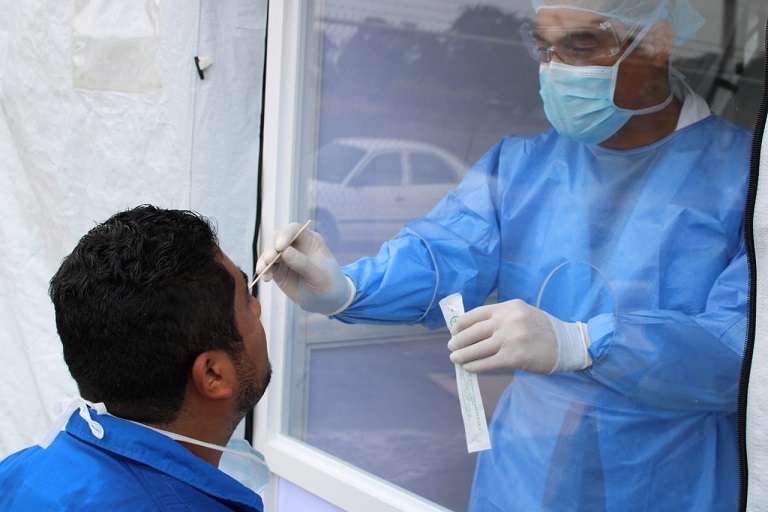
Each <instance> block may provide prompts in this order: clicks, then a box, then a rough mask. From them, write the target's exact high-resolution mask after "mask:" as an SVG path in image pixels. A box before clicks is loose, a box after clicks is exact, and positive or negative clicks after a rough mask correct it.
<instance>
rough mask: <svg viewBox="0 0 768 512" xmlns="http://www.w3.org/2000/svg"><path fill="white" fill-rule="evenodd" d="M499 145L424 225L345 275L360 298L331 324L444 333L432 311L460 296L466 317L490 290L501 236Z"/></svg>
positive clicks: (411, 227)
mask: <svg viewBox="0 0 768 512" xmlns="http://www.w3.org/2000/svg"><path fill="white" fill-rule="evenodd" d="M501 145H502V142H499V143H498V144H496V145H495V146H494V147H493V148H491V149H490V150H489V151H488V152H487V153H486V154H485V155H484V156H483V157H482V158H481V159H480V160H479V161H478V162H477V163H476V164H475V166H474V167H473V168H472V169H471V170H470V172H469V173H468V174H467V176H466V177H465V178H464V179H463V180H462V182H461V183H460V184H459V186H458V187H457V188H456V189H455V190H453V191H452V192H450V193H449V194H447V195H446V196H445V197H444V198H443V199H442V200H441V201H440V202H439V203H438V204H437V206H435V208H434V209H433V210H432V211H431V212H430V213H429V214H428V215H426V216H425V217H423V218H421V219H418V220H415V221H413V222H411V223H409V224H407V225H406V226H405V227H404V228H403V229H402V230H401V231H400V234H399V235H398V237H397V238H394V239H392V240H390V241H388V242H386V243H384V244H383V245H382V247H381V249H380V250H379V253H378V254H377V255H376V256H373V257H368V258H362V259H360V260H358V261H356V262H354V263H352V264H350V265H347V266H346V267H344V268H343V271H344V273H345V274H346V275H347V276H349V277H350V279H352V282H353V283H354V284H355V287H356V288H357V294H356V295H355V299H354V300H353V302H352V304H351V305H350V306H349V307H348V308H347V309H346V310H344V311H343V312H342V313H340V314H339V315H337V316H335V317H334V318H336V319H338V320H341V321H342V322H347V323H377V324H399V323H417V322H423V323H425V324H426V325H427V326H429V327H439V326H441V325H443V320H442V316H441V314H440V310H439V307H437V303H438V301H439V300H440V299H442V298H443V297H445V296H447V295H450V294H452V293H456V292H459V293H461V294H462V295H463V296H464V303H465V307H466V308H467V310H469V309H471V308H474V307H477V306H479V305H481V304H482V303H483V302H484V301H485V299H486V298H487V297H488V295H489V294H490V293H491V292H492V291H493V290H494V289H495V287H496V280H497V276H498V269H499V250H500V233H499V224H498V216H497V213H496V204H495V203H496V197H497V196H496V184H497V174H498V172H497V169H498V161H499V153H500V150H501Z"/></svg>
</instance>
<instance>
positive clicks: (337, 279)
mask: <svg viewBox="0 0 768 512" xmlns="http://www.w3.org/2000/svg"><path fill="white" fill-rule="evenodd" d="M300 228H301V225H300V224H296V223H292V224H289V225H288V226H286V227H285V228H283V229H281V230H279V231H278V233H277V236H276V237H275V244H274V246H273V247H270V248H268V249H267V250H265V251H264V252H263V253H262V254H261V256H260V257H259V260H258V261H257V262H256V274H259V273H260V272H261V271H262V270H263V269H265V268H266V267H267V265H268V264H269V263H270V262H271V261H272V260H274V259H275V258H276V257H277V253H278V252H282V256H281V257H280V259H279V260H278V262H277V263H275V264H274V265H273V266H272V268H271V269H269V271H268V272H267V273H266V274H264V277H263V278H262V279H263V280H265V281H271V280H273V279H274V281H275V283H277V286H279V287H280V289H281V290H283V292H284V293H285V294H286V295H287V296H288V297H289V298H290V299H291V300H292V301H293V302H295V303H296V304H298V305H299V306H301V308H302V309H304V310H305V311H310V312H312V313H322V314H324V315H329V316H330V315H336V314H339V313H341V312H342V311H344V310H345V309H347V306H349V305H350V304H351V303H352V300H353V299H354V298H355V292H356V290H355V285H354V284H353V283H352V280H351V279H349V277H347V276H345V275H344V273H342V271H341V267H339V264H338V263H337V262H336V258H334V257H333V254H331V251H330V250H329V249H328V246H327V245H326V243H325V240H323V237H322V236H321V235H320V234H319V233H316V232H314V231H311V230H309V229H307V230H305V231H304V232H303V233H302V234H301V235H299V238H297V239H296V241H295V242H293V245H291V246H290V247H289V246H288V242H290V241H291V239H292V238H293V237H294V236H295V235H296V232H297V231H298V230H299V229H300Z"/></svg>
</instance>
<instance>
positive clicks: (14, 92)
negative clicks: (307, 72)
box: [0, 0, 265, 458]
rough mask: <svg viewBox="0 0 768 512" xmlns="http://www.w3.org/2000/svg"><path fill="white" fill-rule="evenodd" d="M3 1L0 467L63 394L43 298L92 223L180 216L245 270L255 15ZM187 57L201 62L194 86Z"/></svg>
mask: <svg viewBox="0 0 768 512" xmlns="http://www.w3.org/2000/svg"><path fill="white" fill-rule="evenodd" d="M4 4H6V5H4V6H3V7H4V9H3V16H2V17H0V57H2V62H3V65H2V68H0V219H2V221H1V222H0V241H1V242H2V251H0V284H1V285H2V286H0V325H2V326H3V329H2V331H0V347H2V363H3V367H4V370H5V379H4V380H5V385H4V386H3V389H2V391H0V410H1V411H2V414H0V458H2V457H4V456H5V455H7V454H9V453H11V452H13V451H15V450H18V449H20V448H22V447H24V446H27V445H29V444H31V443H33V442H35V440H36V436H37V435H38V434H39V433H40V432H42V431H44V430H46V428H47V426H48V425H49V423H50V421H51V419H52V413H53V412H54V411H55V408H56V406H57V404H58V403H59V402H60V400H61V399H63V398H65V397H66V396H67V395H71V394H74V393H76V388H75V385H74V383H73V382H72V380H71V378H70V377H69V374H68V371H67V369H66V366H65V365H64V362H63V359H62V354H61V346H60V342H59V340H58V337H57V335H56V331H55V325H54V319H53V308H52V306H51V304H50V300H49V299H48V296H47V286H48V281H49V279H50V277H51V276H52V275H53V273H54V272H55V270H56V268H57V267H58V265H59V264H60V262H61V259H62V258H63V257H64V256H65V255H66V254H67V253H68V252H69V251H71V250H72V248H73V247H74V245H75V243H76V242H77V240H78V238H79V237H80V236H82V235H83V234H84V233H85V232H86V231H87V230H88V229H89V228H90V227H92V226H93V225H94V223H95V222H97V221H101V220H104V219H106V218H107V217H108V216H110V215H111V214H113V213H115V212H116V211H118V210H121V209H124V208H127V207H131V206H134V205H137V204H140V203H152V204H156V205H158V206H163V207H173V208H192V209H195V210H198V211H200V212H201V213H203V214H205V215H208V216H211V217H214V218H215V219H216V220H217V224H218V225H219V234H220V238H221V244H222V247H223V248H224V250H225V251H226V252H228V253H229V254H230V256H232V258H233V260H234V261H235V262H236V263H238V264H239V265H241V266H242V268H243V269H245V270H246V271H248V270H250V266H251V261H252V256H251V241H252V237H253V225H254V221H253V219H254V215H255V211H256V182H257V180H256V178H257V170H258V169H257V167H258V165H257V164H258V139H259V111H260V108H261V105H260V101H261V81H262V62H263V61H262V58H263V50H264V47H263V45H264V39H263V36H264V32H263V31H264V26H263V21H264V4H265V2H264V1H262V0H250V1H246V0H201V2H190V1H186V0H163V1H162V2H160V1H158V0H145V1H144V2H135V3H130V2H123V1H122V0H96V1H89V0H77V1H63V2H58V1H57V2H54V1H50V0H25V1H24V2H4ZM129 4H130V5H129ZM136 5H139V6H140V7H141V8H142V9H143V11H141V12H139V13H138V14H139V15H140V16H139V17H134V16H133V15H134V14H136V13H135V12H131V11H132V10H135V7H136ZM75 13H79V14H81V16H80V17H79V18H78V19H76V18H75ZM125 13H128V14H130V15H131V18H130V21H128V20H126V22H125V23H115V20H120V19H121V18H120V16H121V15H123V14H125ZM141 16H146V19H143V18H141ZM153 23H154V24H155V25H154V26H153ZM153 28H154V29H156V33H152V29H153ZM132 31H133V32H132ZM198 36H200V37H199V38H198ZM198 40H199V47H198ZM115 41H117V44H114V43H115ZM102 43H103V44H102ZM100 45H101V46H100ZM110 45H111V46H110ZM115 49H117V50H115ZM118 50H119V51H118ZM110 51H112V52H113V53H110ZM114 51H118V52H117V53H114ZM120 52H122V53H120ZM198 54H199V55H205V56H207V57H208V58H210V59H211V60H212V61H213V65H212V66H211V67H210V68H209V69H208V70H207V72H206V76H205V80H203V81H201V80H200V79H199V78H198V76H197V72H196V70H195V68H194V64H193V57H194V56H195V55H198ZM105 55H107V56H110V57H112V58H111V59H107V60H104V59H102V60H100V59H99V57H100V56H101V57H103V56H105ZM116 56H122V57H124V59H120V58H116ZM73 59H74V61H75V64H76V65H73ZM78 59H80V60H78ZM142 59H143V60H142ZM123 65H125V67H124V69H123V70H122V71H121V66H123ZM139 68H140V69H142V70H149V71H148V74H147V75H142V76H139V74H137V73H136V71H135V70H136V69H139ZM153 73H154V74H153ZM115 74H117V75H119V76H121V77H122V81H115V80H113V79H111V78H110V77H114V76H115ZM73 76H74V77H75V78H74V79H73ZM105 77H106V79H105ZM110 80H111V81H110ZM76 85H77V86H79V87H76ZM86 87H88V88H86Z"/></svg>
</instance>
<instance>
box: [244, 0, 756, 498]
mask: <svg viewBox="0 0 768 512" xmlns="http://www.w3.org/2000/svg"><path fill="white" fill-rule="evenodd" d="M534 7H535V10H536V17H535V23H534V25H533V26H532V27H531V31H530V32H528V38H529V40H530V41H531V43H532V50H533V54H534V55H535V56H536V58H538V59H539V61H540V66H541V67H540V93H541V98H542V100H543V103H544V109H545V112H546V115H547V117H548V119H549V121H550V122H551V124H552V126H553V128H554V129H553V130H550V131H548V132H546V133H543V134H540V135H537V136H531V137H505V138H503V139H502V140H501V141H500V142H499V143H498V144H496V145H495V146H494V147H493V148H491V149H490V151H488V152H487V153H486V154H485V156H483V157H482V158H481V159H480V161H479V162H477V164H476V165H475V166H474V167H473V169H472V170H471V171H470V172H469V174H468V175H467V176H466V178H465V179H464V180H463V181H462V182H461V184H460V185H459V186H458V188H456V189H455V190H454V191H453V192H451V193H449V194H448V195H447V196H446V197H445V198H444V199H443V200H442V201H441V202H440V203H439V204H438V205H437V206H436V207H435V208H434V209H433V210H432V211H431V212H430V213H429V214H428V215H426V216H425V217H424V218H421V219H418V220H414V221H413V222H411V223H409V224H408V225H406V226H405V227H404V228H403V229H402V231H401V232H400V235H399V236H398V237H397V238H395V239H393V240H390V241H388V242H386V243H385V244H384V245H383V246H382V247H381V250H380V251H379V253H378V255H376V256H375V257H370V258H363V259H360V260H358V261H357V262H355V263H353V264H351V265H349V266H346V267H345V268H343V269H341V268H339V266H338V264H337V263H336V261H335V259H334V257H333V256H332V254H331V253H330V252H329V250H328V248H327V247H326V245H325V243H324V241H323V240H322V238H321V237H320V235H318V234H317V233H314V232H305V233H304V234H302V236H300V237H299V238H298V240H297V241H296V242H295V243H294V244H293V245H292V246H291V247H286V246H287V244H288V240H290V239H291V238H292V235H293V234H294V233H295V232H296V229H297V228H298V225H291V226H288V227H287V228H285V229H283V230H282V231H281V232H279V233H278V236H277V238H276V240H275V246H274V247H273V248H272V249H270V250H268V251H265V253H264V255H263V256H262V257H261V258H260V260H259V262H258V267H257V271H259V270H260V269H263V268H264V267H265V266H266V264H267V263H268V262H269V261H271V260H272V259H273V258H274V257H275V250H281V251H282V250H284V251H283V256H282V259H281V261H280V262H279V264H278V265H276V266H275V267H273V270H272V271H271V278H272V279H274V280H275V282H276V283H277V284H278V285H279V286H280V288H281V289H282V290H283V291H284V292H285V293H286V294H287V295H288V296H289V297H290V298H291V299H292V300H294V301H295V302H296V303H297V304H299V305H300V306H301V307H302V308H304V309H305V310H307V311H313V312H319V313H324V314H327V315H332V316H334V317H335V318H337V319H339V320H341V321H343V322H353V323H357V322H369V323H414V322H423V323H425V324H427V325H430V326H440V325H441V323H442V319H441V313H440V310H439V308H438V306H437V302H438V301H439V300H440V299H441V298H443V297H445V296H447V295H449V294H452V293H455V292H460V293H461V294H462V295H463V296H464V302H465V304H466V305H467V308H468V309H472V310H471V311H469V312H468V313H467V314H466V315H464V316H463V317H462V318H461V319H460V320H459V324H458V331H459V332H458V333H456V334H454V337H453V338H452V340H451V341H450V343H449V349H450V350H451V356H450V357H451V360H453V361H454V362H458V363H463V364H464V366H465V368H466V369H468V370H469V371H473V372H485V371H490V370H497V369H508V370H515V371H514V376H513V377H512V381H511V384H510V385H509V386H508V388H507V390H506V391H505V393H504V395H503V396H502V398H501V399H500V401H499V403H498V406H497V408H496V411H495V413H494V416H493V419H492V423H491V427H490V430H491V440H492V444H493V448H492V450H490V451H486V452H483V453H481V454H480V456H479V458H478V462H477V469H476V473H475V480H474V484H473V489H472V497H471V504H470V508H471V510H474V511H487V512H492V511H493V512H501V511H504V512H508V511H524V512H532V511H542V510H547V511H557V512H562V511H573V510H578V511H589V512H600V511H620V512H632V511H664V510H674V511H683V510H685V511H696V512H704V511H723V510H735V507H736V506H737V501H738V498H737V496H738V473H739V471H738V457H737V439H736V421H735V410H736V400H737V389H738V381H739V372H740V366H741V359H742V349H743V344H744V339H745V325H746V302H747V286H748V272H747V261H746V257H745V252H744V245H743V241H742V231H741V229H742V220H743V210H744V204H745V193H746V187H747V176H748V172H749V165H748V158H749V143H750V137H749V134H748V133H747V132H745V131H744V130H742V129H740V128H737V127H736V126H734V125H732V124H730V123H728V122H726V121H725V120H723V119H721V118H719V117H717V116H715V115H712V114H711V113H710V111H709V108H708V107H707V105H706V103H705V102H704V100H703V99H702V98H700V97H699V96H697V95H696V94H694V93H693V92H692V91H691V90H690V89H689V88H687V86H686V85H685V83H684V82H683V81H682V79H681V78H680V76H679V74H677V73H675V72H674V70H671V69H670V65H669V59H670V52H671V50H672V48H673V46H674V45H675V44H680V43H682V42H684V41H686V40H688V39H689V38H690V37H691V36H692V35H693V34H694V33H695V32H696V30H697V29H698V28H699V27H700V26H701V24H702V18H701V16H700V15H699V14H698V13H697V12H696V11H695V10H694V9H693V8H692V6H691V5H690V4H689V3H688V1H687V0H669V1H667V0H535V1H534ZM494 292H495V294H496V297H495V298H491V299H490V302H492V303H491V304H488V305H483V304H484V303H486V302H487V301H489V297H492V294H493V293H494Z"/></svg>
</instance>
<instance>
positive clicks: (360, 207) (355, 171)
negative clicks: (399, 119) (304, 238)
mask: <svg viewBox="0 0 768 512" xmlns="http://www.w3.org/2000/svg"><path fill="white" fill-rule="evenodd" d="M466 170H467V169H466V167H465V166H464V165H463V164H462V163H461V161H459V160H458V159H457V158H456V157H454V156H453V155H451V154H450V153H449V152H447V151H445V150H443V149H441V148H439V147H436V146H434V145H431V144H424V143H420V142H413V141H407V140H390V139H377V138H343V139H336V140H334V141H333V142H331V143H329V144H327V145H325V146H323V147H322V148H321V149H320V150H319V151H318V153H317V158H316V169H315V172H314V174H313V175H314V176H315V179H314V180H313V182H312V183H311V184H310V194H311V196H310V197H314V198H315V210H314V214H315V215H314V216H315V219H316V222H317V224H316V229H317V230H318V231H319V232H320V233H322V234H323V235H324V236H325V238H326V240H327V241H328V243H329V245H330V246H331V247H332V248H338V247H339V244H357V245H358V246H360V245H361V243H362V244H364V245H365V246H366V247H367V248H368V246H374V245H375V246H378V245H379V244H380V243H381V242H383V241H384V240H387V239H389V238H391V237H393V236H394V235H396V234H397V232H398V231H399V230H400V228H401V227H402V226H403V225H404V224H405V223H407V222H408V221H410V220H413V219H414V218H417V217H419V216H421V215H424V214H426V213H427V212H429V210H430V209H431V208H432V207H433V206H434V205H435V204H436V203H437V202H438V201H439V200H440V199H441V198H442V197H443V196H445V194H446V193H448V192H449V191H450V190H451V189H453V188H454V187H455V186H456V184H457V183H458V182H459V180H461V178H462V177H463V176H464V174H465V173H466Z"/></svg>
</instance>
